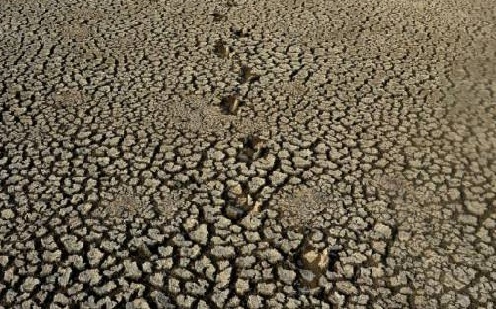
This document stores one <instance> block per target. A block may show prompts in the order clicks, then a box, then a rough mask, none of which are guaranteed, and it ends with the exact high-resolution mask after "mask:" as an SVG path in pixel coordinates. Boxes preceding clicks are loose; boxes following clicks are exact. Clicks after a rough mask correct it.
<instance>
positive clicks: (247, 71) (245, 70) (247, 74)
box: [240, 65, 260, 84]
mask: <svg viewBox="0 0 496 309" xmlns="http://www.w3.org/2000/svg"><path fill="white" fill-rule="evenodd" d="M240 76H241V77H240V82H241V84H245V83H250V82H254V81H257V80H260V76H258V75H256V74H254V73H253V69H252V68H250V67H248V66H246V65H243V66H242V67H241V72H240Z"/></svg>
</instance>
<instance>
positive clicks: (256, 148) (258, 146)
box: [238, 134, 268, 162]
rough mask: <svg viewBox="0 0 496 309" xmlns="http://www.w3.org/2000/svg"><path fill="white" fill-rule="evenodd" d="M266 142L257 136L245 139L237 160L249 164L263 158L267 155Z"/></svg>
mask: <svg viewBox="0 0 496 309" xmlns="http://www.w3.org/2000/svg"><path fill="white" fill-rule="evenodd" d="M267 142H268V140H267V139H265V138H263V137H261V136H259V135H257V134H254V135H251V136H249V137H247V138H246V139H245V141H244V143H243V150H242V151H241V152H240V153H239V155H238V158H239V159H240V160H241V161H242V162H250V161H253V160H256V159H258V158H260V157H263V156H264V155H265V154H266V153H267Z"/></svg>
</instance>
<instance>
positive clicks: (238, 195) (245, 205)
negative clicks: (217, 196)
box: [226, 183, 260, 220]
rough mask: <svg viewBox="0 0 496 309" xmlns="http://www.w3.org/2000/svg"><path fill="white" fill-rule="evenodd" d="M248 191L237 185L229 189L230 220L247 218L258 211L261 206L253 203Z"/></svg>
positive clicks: (228, 206) (227, 212)
mask: <svg viewBox="0 0 496 309" xmlns="http://www.w3.org/2000/svg"><path fill="white" fill-rule="evenodd" d="M247 192H248V190H247V188H246V186H245V187H243V186H242V185H241V184H239V183H238V184H235V185H233V186H231V187H229V188H228V192H227V196H226V199H227V207H226V216H227V217H228V218H230V219H233V220H237V219H241V218H243V217H244V216H246V215H247V214H248V213H252V212H253V211H254V209H255V211H258V210H259V209H260V205H259V204H258V203H256V202H254V201H253V198H252V197H251V195H250V194H248V193H247Z"/></svg>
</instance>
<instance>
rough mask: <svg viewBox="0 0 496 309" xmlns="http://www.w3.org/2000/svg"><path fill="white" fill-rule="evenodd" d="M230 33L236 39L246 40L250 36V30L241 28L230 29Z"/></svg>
mask: <svg viewBox="0 0 496 309" xmlns="http://www.w3.org/2000/svg"><path fill="white" fill-rule="evenodd" d="M232 32H233V34H234V35H235V36H236V37H238V38H247V37H249V36H250V30H248V29H246V28H241V29H237V28H232Z"/></svg>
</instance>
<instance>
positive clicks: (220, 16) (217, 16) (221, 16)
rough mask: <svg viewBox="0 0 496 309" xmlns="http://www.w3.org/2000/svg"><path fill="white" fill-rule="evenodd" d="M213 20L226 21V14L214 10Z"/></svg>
mask: <svg viewBox="0 0 496 309" xmlns="http://www.w3.org/2000/svg"><path fill="white" fill-rule="evenodd" d="M212 16H213V19H214V22H221V21H227V16H226V15H224V14H221V13H219V12H214V13H213V14H212Z"/></svg>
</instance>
